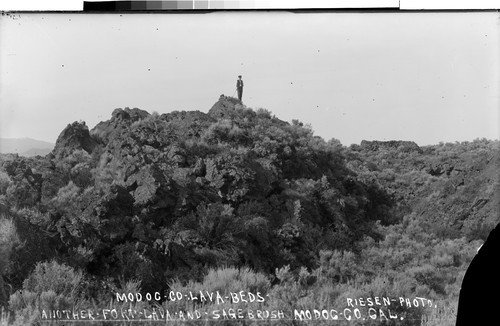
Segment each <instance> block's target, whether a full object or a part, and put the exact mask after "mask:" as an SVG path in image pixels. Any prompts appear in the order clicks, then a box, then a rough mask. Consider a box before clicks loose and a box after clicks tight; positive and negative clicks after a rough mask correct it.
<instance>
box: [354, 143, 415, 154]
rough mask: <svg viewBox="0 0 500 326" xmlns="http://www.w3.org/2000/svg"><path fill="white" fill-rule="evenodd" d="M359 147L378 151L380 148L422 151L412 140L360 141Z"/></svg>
mask: <svg viewBox="0 0 500 326" xmlns="http://www.w3.org/2000/svg"><path fill="white" fill-rule="evenodd" d="M361 148H362V149H364V150H370V151H378V150H381V149H397V150H399V151H402V152H418V153H422V152H423V151H422V149H421V148H420V147H419V146H418V145H417V144H416V143H415V142H413V141H405V140H389V141H378V140H374V141H368V140H362V141H361Z"/></svg>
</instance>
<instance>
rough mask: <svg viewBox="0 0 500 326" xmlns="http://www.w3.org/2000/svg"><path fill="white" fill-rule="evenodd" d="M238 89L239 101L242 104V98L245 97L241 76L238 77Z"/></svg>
mask: <svg viewBox="0 0 500 326" xmlns="http://www.w3.org/2000/svg"><path fill="white" fill-rule="evenodd" d="M236 89H237V90H238V100H240V102H241V98H242V97H243V80H241V75H239V76H238V80H237V81H236Z"/></svg>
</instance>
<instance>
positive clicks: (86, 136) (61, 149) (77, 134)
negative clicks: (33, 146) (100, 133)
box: [52, 121, 97, 159]
mask: <svg viewBox="0 0 500 326" xmlns="http://www.w3.org/2000/svg"><path fill="white" fill-rule="evenodd" d="M96 146H97V142H96V141H95V140H94V139H93V138H92V137H91V136H90V133H89V128H88V127H87V125H86V124H85V122H76V121H75V122H73V123H72V124H69V125H67V126H66V128H64V130H63V131H62V132H61V134H59V137H57V141H56V145H55V147H54V150H53V151H52V154H53V155H54V157H55V159H61V158H63V157H65V156H67V155H69V154H71V153H72V152H73V151H75V150H78V149H83V150H85V151H86V152H88V153H92V150H93V149H94V148H95V147H96Z"/></svg>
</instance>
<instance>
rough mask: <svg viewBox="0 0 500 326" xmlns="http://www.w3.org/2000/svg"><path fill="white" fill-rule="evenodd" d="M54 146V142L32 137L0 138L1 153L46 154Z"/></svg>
mask: <svg viewBox="0 0 500 326" xmlns="http://www.w3.org/2000/svg"><path fill="white" fill-rule="evenodd" d="M53 148H54V144H53V143H49V142H45V141H41V140H36V139H32V138H0V153H1V154H8V153H13V154H19V155H22V156H36V155H41V156H45V155H46V154H48V153H49V152H50V151H51V150H52V149H53Z"/></svg>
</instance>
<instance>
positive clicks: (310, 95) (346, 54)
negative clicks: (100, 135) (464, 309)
mask: <svg viewBox="0 0 500 326" xmlns="http://www.w3.org/2000/svg"><path fill="white" fill-rule="evenodd" d="M239 74H241V75H243V80H244V82H245V89H244V94H243V102H244V104H246V105H247V106H248V107H251V108H259V107H263V108H266V109H268V110H270V111H271V112H272V113H273V114H275V115H276V116H277V117H279V118H280V119H282V120H286V121H291V120H292V119H299V120H300V121H302V122H304V123H309V124H311V126H312V128H313V130H314V132H315V134H316V135H319V136H322V137H323V138H325V139H326V140H328V139H330V138H336V139H339V140H340V141H341V142H342V143H343V144H344V145H350V144H351V143H359V142H360V141H361V140H362V139H368V140H392V139H401V140H413V141H415V142H417V143H418V144H419V145H427V144H436V143H438V142H440V141H445V142H448V141H451V142H454V141H464V140H473V139H475V138H482V137H486V138H488V139H498V138H499V136H500V113H499V111H500V19H499V13H495V12H476V13H472V12H454V13H442V12H441V13H397V14H395V13H307V14H293V13H287V12H270V13H265V12H247V13H235V12H232V13H225V12H219V13H212V14H196V15H188V14H175V15H172V14H123V15H119V14H100V15H91V14H67V13H66V14H47V13H41V14H34V13H33V14H20V16H18V14H16V15H15V16H14V17H9V16H2V17H0V121H1V122H0V137H3V138H21V137H30V138H35V139H39V140H45V141H50V142H55V140H56V139H57V136H58V135H59V133H60V132H61V131H62V129H63V128H64V127H65V126H66V125H67V124H68V123H71V122H73V121H78V120H84V121H86V122H87V125H88V126H89V127H90V128H92V127H93V126H94V125H95V124H96V123H98V122H99V121H101V120H107V119H109V118H110V116H111V112H112V111H113V110H114V109H115V108H118V107H121V108H123V107H130V108H133V107H138V108H141V109H144V110H147V111H149V112H152V111H157V112H159V113H165V112H170V111H173V110H200V111H203V112H207V111H208V110H209V109H210V107H211V106H212V105H213V104H214V103H215V102H216V101H217V99H218V98H219V95H220V94H226V95H233V94H234V92H235V84H236V79H237V75H239Z"/></svg>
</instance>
